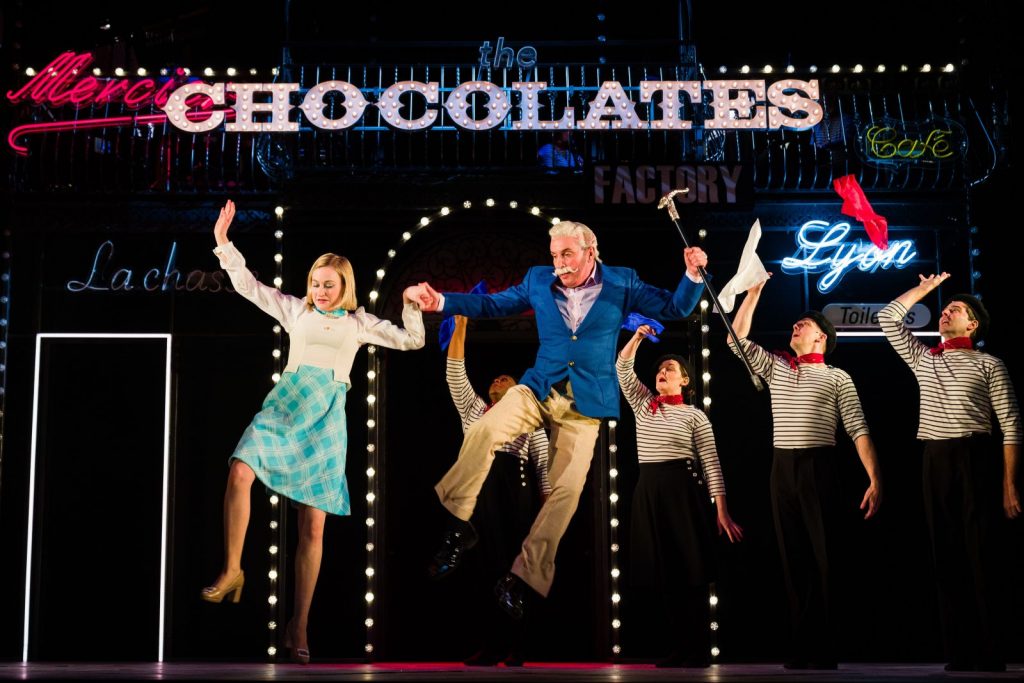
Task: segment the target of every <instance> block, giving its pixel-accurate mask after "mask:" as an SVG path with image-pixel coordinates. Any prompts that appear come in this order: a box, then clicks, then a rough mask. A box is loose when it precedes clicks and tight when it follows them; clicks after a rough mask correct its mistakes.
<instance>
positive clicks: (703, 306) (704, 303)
mask: <svg viewBox="0 0 1024 683" xmlns="http://www.w3.org/2000/svg"><path fill="white" fill-rule="evenodd" d="M707 307H708V300H707V299H701V300H700V310H702V311H703V310H706V309H707Z"/></svg>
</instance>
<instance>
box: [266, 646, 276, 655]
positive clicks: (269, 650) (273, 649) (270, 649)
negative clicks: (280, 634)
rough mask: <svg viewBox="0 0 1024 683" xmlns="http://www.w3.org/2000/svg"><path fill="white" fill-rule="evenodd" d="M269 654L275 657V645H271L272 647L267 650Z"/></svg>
mask: <svg viewBox="0 0 1024 683" xmlns="http://www.w3.org/2000/svg"><path fill="white" fill-rule="evenodd" d="M267 654H268V655H270V656H271V657H273V656H274V655H276V654H277V648H276V647H274V646H273V645H271V646H270V647H268V648H267Z"/></svg>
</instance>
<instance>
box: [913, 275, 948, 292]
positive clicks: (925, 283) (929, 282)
mask: <svg viewBox="0 0 1024 683" xmlns="http://www.w3.org/2000/svg"><path fill="white" fill-rule="evenodd" d="M918 277H919V278H920V279H921V282H919V283H918V285H917V288H918V290H920V291H921V295H922V296H923V295H925V294H927V293H929V292H930V291H932V290H933V289H935V288H936V287H938V286H939V285H941V284H942V283H943V282H945V281H946V280H948V279H949V273H945V272H944V273H940V274H938V275H935V274H932V275H929V276H928V277H925V276H924V275H918Z"/></svg>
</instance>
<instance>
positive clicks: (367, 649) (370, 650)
mask: <svg viewBox="0 0 1024 683" xmlns="http://www.w3.org/2000/svg"><path fill="white" fill-rule="evenodd" d="M363 649H364V650H366V651H367V652H373V643H367V644H366V645H364V646H363Z"/></svg>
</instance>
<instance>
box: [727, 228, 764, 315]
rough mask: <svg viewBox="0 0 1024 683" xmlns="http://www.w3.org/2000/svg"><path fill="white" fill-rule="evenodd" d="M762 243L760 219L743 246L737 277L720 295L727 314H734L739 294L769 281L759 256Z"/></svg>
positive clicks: (735, 276) (730, 281)
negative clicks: (758, 246)
mask: <svg viewBox="0 0 1024 683" xmlns="http://www.w3.org/2000/svg"><path fill="white" fill-rule="evenodd" d="M760 241H761V221H760V219H758V220H756V221H754V224H753V225H752V226H750V234H749V235H747V243H746V244H745V245H743V254H742V255H741V256H740V267H739V268H738V269H737V270H736V275H734V276H733V278H732V279H731V280H729V282H727V283H726V284H725V287H722V291H721V292H719V293H718V302H719V303H720V304H722V309H723V310H724V311H725V312H726V313H731V312H732V307H733V306H734V305H735V304H736V296H737V295H738V294H742V293H743V292H745V291H747V290H748V289H750V288H751V287H753V286H754V285H756V284H758V283H759V282H764V281H765V280H767V279H768V271H767V270H765V269H764V265H763V264H762V263H761V259H760V258H759V257H758V255H757V243H758V242H760Z"/></svg>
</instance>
